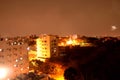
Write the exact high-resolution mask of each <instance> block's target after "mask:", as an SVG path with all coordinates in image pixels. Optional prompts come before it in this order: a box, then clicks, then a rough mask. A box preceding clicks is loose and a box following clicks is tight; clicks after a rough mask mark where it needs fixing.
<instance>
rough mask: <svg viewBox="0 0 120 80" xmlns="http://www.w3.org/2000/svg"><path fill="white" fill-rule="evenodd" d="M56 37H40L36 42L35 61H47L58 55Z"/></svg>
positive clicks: (44, 35)
mask: <svg viewBox="0 0 120 80" xmlns="http://www.w3.org/2000/svg"><path fill="white" fill-rule="evenodd" d="M58 39H59V38H58V36H56V35H46V34H43V35H40V37H39V38H38V39H37V40H36V44H37V59H41V60H42V59H43V60H45V59H47V58H50V57H56V56H57V55H58V50H57V49H58Z"/></svg>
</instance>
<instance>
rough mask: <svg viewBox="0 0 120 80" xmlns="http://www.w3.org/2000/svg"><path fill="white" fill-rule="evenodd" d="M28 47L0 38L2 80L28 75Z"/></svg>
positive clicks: (0, 79)
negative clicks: (23, 74) (22, 74)
mask: <svg viewBox="0 0 120 80" xmlns="http://www.w3.org/2000/svg"><path fill="white" fill-rule="evenodd" d="M27 47H28V45H27V44H26V43H24V42H20V41H17V40H13V39H9V38H0V74H2V73H3V77H0V80H10V78H14V77H15V76H17V75H19V74H21V73H28V71H29V60H28V51H27Z"/></svg>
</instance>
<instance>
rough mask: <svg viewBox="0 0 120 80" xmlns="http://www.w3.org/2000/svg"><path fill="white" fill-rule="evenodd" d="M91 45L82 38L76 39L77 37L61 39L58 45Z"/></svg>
mask: <svg viewBox="0 0 120 80" xmlns="http://www.w3.org/2000/svg"><path fill="white" fill-rule="evenodd" d="M70 45H71V46H76V45H78V46H82V47H85V46H92V45H91V44H90V43H87V42H85V41H84V40H82V39H78V38H69V39H67V38H66V39H62V40H61V41H60V42H59V43H58V46H70Z"/></svg>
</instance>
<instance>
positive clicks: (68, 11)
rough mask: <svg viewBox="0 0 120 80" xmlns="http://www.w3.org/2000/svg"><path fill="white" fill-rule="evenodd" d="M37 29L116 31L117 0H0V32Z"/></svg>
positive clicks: (62, 32)
mask: <svg viewBox="0 0 120 80" xmlns="http://www.w3.org/2000/svg"><path fill="white" fill-rule="evenodd" d="M113 26H114V29H112V28H113ZM41 33H46V34H56V35H68V34H79V35H86V36H103V35H111V36H113V35H120V0H0V35H5V36H17V35H29V34H41Z"/></svg>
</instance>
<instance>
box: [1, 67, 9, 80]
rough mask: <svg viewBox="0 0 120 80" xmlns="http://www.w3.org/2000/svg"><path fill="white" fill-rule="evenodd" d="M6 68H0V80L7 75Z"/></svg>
mask: <svg viewBox="0 0 120 80" xmlns="http://www.w3.org/2000/svg"><path fill="white" fill-rule="evenodd" d="M7 73H8V70H7V69H6V68H0V80H1V79H4V78H6V77H7Z"/></svg>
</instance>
